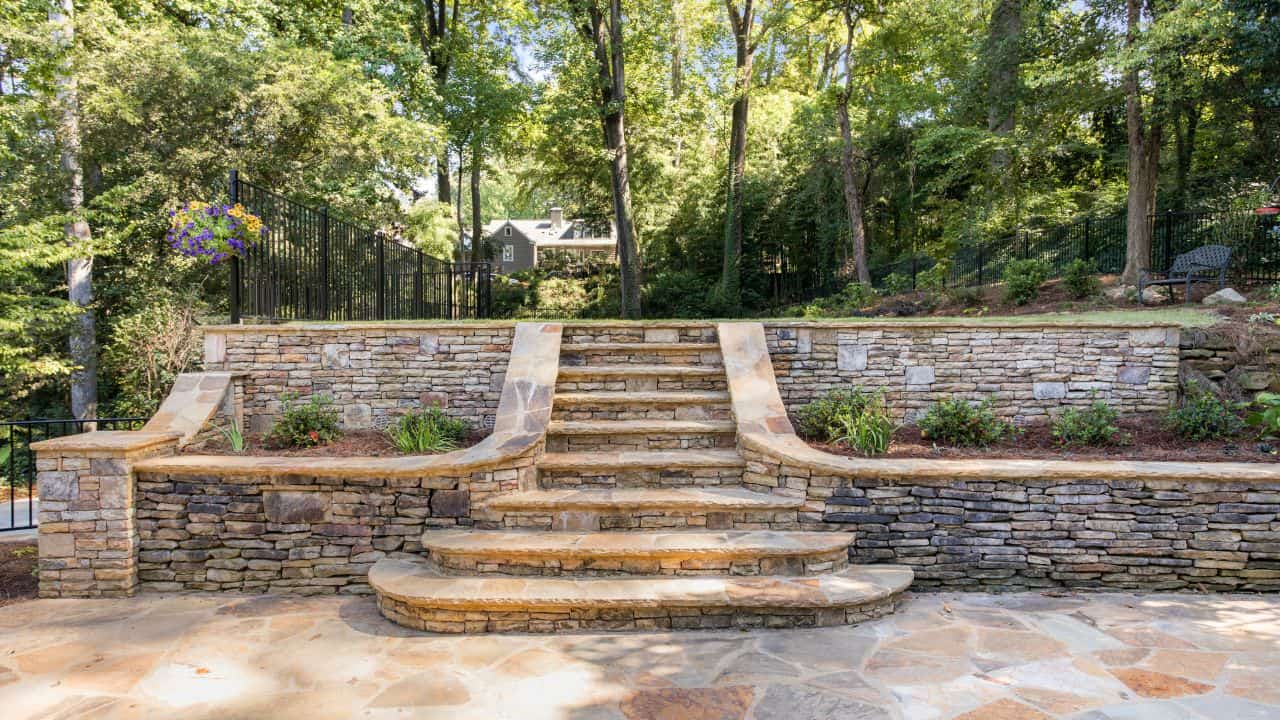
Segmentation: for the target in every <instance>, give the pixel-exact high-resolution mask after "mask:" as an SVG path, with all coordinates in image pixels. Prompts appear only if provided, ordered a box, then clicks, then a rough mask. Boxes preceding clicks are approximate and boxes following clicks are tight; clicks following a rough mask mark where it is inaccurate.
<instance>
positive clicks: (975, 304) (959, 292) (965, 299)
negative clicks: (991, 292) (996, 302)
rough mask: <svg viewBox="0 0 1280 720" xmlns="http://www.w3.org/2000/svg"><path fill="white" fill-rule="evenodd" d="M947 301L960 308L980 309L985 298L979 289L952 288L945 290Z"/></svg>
mask: <svg viewBox="0 0 1280 720" xmlns="http://www.w3.org/2000/svg"><path fill="white" fill-rule="evenodd" d="M947 300H948V301H950V302H951V303H952V304H954V305H959V306H960V307H962V308H966V309H969V308H980V307H982V302H983V300H985V298H984V297H983V295H982V288H980V287H953V288H951V289H949V290H947Z"/></svg>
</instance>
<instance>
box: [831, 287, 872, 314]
mask: <svg viewBox="0 0 1280 720" xmlns="http://www.w3.org/2000/svg"><path fill="white" fill-rule="evenodd" d="M878 297H879V296H878V295H877V294H876V291H875V290H874V289H872V287H871V286H870V285H869V284H867V283H860V282H851V283H849V284H848V285H845V286H844V290H842V291H841V292H840V300H841V301H842V302H843V303H844V304H845V305H848V306H849V307H850V308H853V309H855V310H857V309H859V308H864V307H866V306H868V305H871V304H873V303H875V302H876V300H877V299H878Z"/></svg>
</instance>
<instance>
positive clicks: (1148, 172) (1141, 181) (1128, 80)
mask: <svg viewBox="0 0 1280 720" xmlns="http://www.w3.org/2000/svg"><path fill="white" fill-rule="evenodd" d="M1125 10H1126V21H1127V25H1126V33H1125V45H1126V46H1127V47H1129V48H1131V49H1132V48H1135V46H1136V45H1137V43H1138V34H1139V32H1140V30H1141V28H1140V25H1141V23H1142V0H1125ZM1124 94H1125V98H1124V106H1125V127H1126V131H1127V135H1128V143H1129V148H1128V157H1127V165H1128V168H1127V175H1128V180H1129V193H1128V197H1127V207H1126V211H1125V217H1126V224H1127V227H1126V230H1125V257H1124V272H1123V273H1122V274H1121V280H1122V281H1123V282H1126V283H1136V282H1137V281H1138V271H1139V270H1142V269H1146V268H1148V265H1149V264H1150V262H1151V231H1152V227H1151V222H1150V220H1149V218H1150V216H1151V215H1152V214H1154V213H1155V211H1156V178H1157V175H1158V172H1159V169H1160V140H1161V126H1160V123H1159V122H1158V121H1157V120H1156V119H1155V117H1154V113H1151V112H1146V111H1144V108H1143V102H1142V86H1141V84H1140V81H1139V77H1138V69H1137V67H1130V68H1129V69H1128V70H1126V72H1125V78H1124Z"/></svg>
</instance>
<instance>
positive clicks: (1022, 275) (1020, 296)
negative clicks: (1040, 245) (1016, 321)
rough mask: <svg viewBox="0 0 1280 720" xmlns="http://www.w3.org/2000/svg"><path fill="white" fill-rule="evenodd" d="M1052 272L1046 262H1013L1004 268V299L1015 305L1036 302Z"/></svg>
mask: <svg viewBox="0 0 1280 720" xmlns="http://www.w3.org/2000/svg"><path fill="white" fill-rule="evenodd" d="M1051 271H1052V270H1051V268H1050V267H1049V263H1048V262H1046V261H1044V260H1013V261H1011V262H1010V263H1009V264H1008V265H1005V267H1004V299H1005V300H1007V301H1008V302H1011V303H1013V304H1014V305H1026V304H1027V303H1029V302H1031V301H1032V300H1035V299H1036V296H1037V295H1039V294H1040V286H1041V285H1043V284H1044V281H1045V280H1048V279H1049V273H1050V272H1051Z"/></svg>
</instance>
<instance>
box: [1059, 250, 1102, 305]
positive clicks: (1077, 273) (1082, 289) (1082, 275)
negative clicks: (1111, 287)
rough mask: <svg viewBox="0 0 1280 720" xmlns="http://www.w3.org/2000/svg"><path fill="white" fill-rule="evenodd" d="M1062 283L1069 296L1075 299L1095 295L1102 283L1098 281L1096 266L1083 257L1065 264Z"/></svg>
mask: <svg viewBox="0 0 1280 720" xmlns="http://www.w3.org/2000/svg"><path fill="white" fill-rule="evenodd" d="M1062 284H1063V285H1064V286H1066V288H1067V292H1068V293H1070V294H1071V297H1073V298H1075V299H1077V300H1083V299H1085V298H1087V297H1092V296H1094V295H1097V294H1098V291H1099V290H1101V289H1102V283H1101V282H1099V281H1098V268H1097V267H1096V266H1095V265H1094V264H1093V263H1092V262H1087V261H1085V260H1084V259H1083V258H1076V259H1075V260H1072V261H1071V262H1070V263H1068V264H1067V269H1066V272H1065V273H1063V276H1062Z"/></svg>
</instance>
